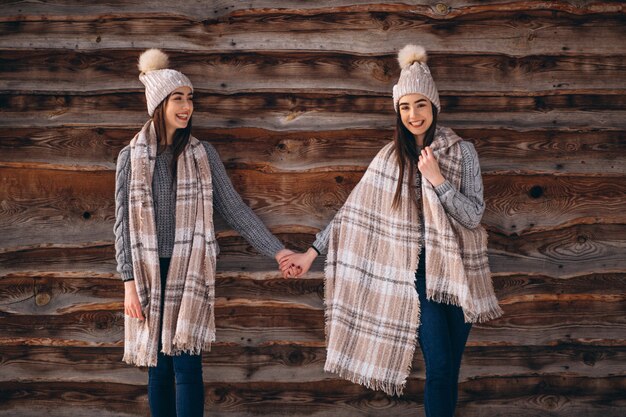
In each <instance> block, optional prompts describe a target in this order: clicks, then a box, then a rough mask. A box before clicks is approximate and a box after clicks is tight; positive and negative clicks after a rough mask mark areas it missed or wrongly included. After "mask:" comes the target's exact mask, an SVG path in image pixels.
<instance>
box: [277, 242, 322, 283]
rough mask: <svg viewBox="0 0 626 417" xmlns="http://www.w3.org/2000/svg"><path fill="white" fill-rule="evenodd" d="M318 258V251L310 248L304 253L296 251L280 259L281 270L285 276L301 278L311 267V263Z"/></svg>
mask: <svg viewBox="0 0 626 417" xmlns="http://www.w3.org/2000/svg"><path fill="white" fill-rule="evenodd" d="M315 258H317V252H316V251H315V249H313V248H309V250H307V251H306V252H304V253H294V252H291V254H289V255H287V256H284V257H283V258H282V259H281V260H280V261H279V266H280V270H281V272H282V273H283V277H284V278H300V277H302V276H303V275H304V274H306V273H307V272H308V271H309V269H310V268H311V264H312V263H313V261H314V260H315Z"/></svg>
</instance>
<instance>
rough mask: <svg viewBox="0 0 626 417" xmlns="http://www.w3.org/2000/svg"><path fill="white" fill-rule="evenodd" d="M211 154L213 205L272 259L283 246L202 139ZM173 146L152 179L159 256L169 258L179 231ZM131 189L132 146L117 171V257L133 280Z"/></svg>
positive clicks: (125, 274)
mask: <svg viewBox="0 0 626 417" xmlns="http://www.w3.org/2000/svg"><path fill="white" fill-rule="evenodd" d="M202 144H203V145H204V148H205V149H206V152H207V155H208V157H209V164H210V166H211V177H212V182H213V207H214V208H215V209H216V210H217V212H219V214H220V215H221V216H222V217H223V218H224V220H226V222H227V223H228V224H229V225H230V226H231V227H232V228H233V229H235V230H236V231H237V232H239V234H240V235H242V236H243V237H244V238H245V239H246V240H247V241H248V242H250V244H251V245H252V246H254V248H255V249H256V250H257V251H259V252H260V253H262V254H263V255H265V256H268V257H270V258H273V257H274V256H275V255H276V252H278V251H280V250H281V249H284V246H283V245H282V244H281V243H280V241H279V240H278V239H276V237H275V236H274V235H272V234H271V233H270V231H269V230H267V228H266V227H265V225H264V224H263V223H262V222H261V220H260V219H259V218H258V217H257V216H256V214H254V212H253V211H252V210H251V209H250V207H248V206H247V205H246V204H245V203H244V202H243V200H242V199H241V196H239V194H238V193H237V191H235V189H234V187H233V184H232V183H231V181H230V179H229V178H228V175H226V169H225V168H224V164H223V163H222V161H221V159H220V156H219V154H218V153H217V151H216V150H215V148H214V147H213V145H211V144H209V143H208V142H202ZM172 159H173V153H172V151H171V149H170V148H167V150H166V151H164V152H163V153H161V154H159V155H157V158H156V163H155V167H154V176H153V179H152V194H153V201H154V217H155V223H156V230H157V244H158V248H159V257H161V258H169V257H171V256H172V250H173V248H174V235H175V231H176V225H175V220H176V213H175V212H176V182H175V181H172V174H171V169H170V164H171V162H172ZM129 189H130V146H126V147H125V148H124V149H122V150H121V151H120V153H119V156H118V158H117V171H116V174H115V226H114V229H113V230H114V232H115V258H116V260H117V271H118V272H119V273H120V275H121V276H122V279H123V280H124V281H129V280H132V279H133V267H132V254H131V248H130V229H129V220H128V190H129Z"/></svg>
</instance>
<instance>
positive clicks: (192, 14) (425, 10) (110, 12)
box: [1, 0, 624, 21]
mask: <svg viewBox="0 0 626 417" xmlns="http://www.w3.org/2000/svg"><path fill="white" fill-rule="evenodd" d="M7 3H8V4H7V6H6V10H5V12H4V14H3V17H2V19H1V20H3V21H14V20H40V19H41V20H43V18H42V16H43V15H45V16H46V20H57V19H66V18H67V17H68V16H72V18H74V19H83V20H87V19H93V18H94V17H100V16H115V15H119V14H123V15H139V16H143V17H147V16H155V15H156V16H163V15H165V16H180V17H185V18H187V19H190V20H202V19H207V18H209V19H211V18H212V19H215V18H221V17H225V16H229V15H263V14H270V15H271V14H276V13H282V14H288V15H311V14H319V13H320V12H325V13H329V12H335V13H339V12H350V11H369V12H389V11H406V12H411V13H413V14H416V15H421V16H425V17H430V18H433V19H453V18H456V17H459V16H464V15H471V14H477V13H484V12H485V11H494V10H502V11H509V12H515V11H528V10H552V11H561V12H567V13H572V14H582V15H586V14H594V13H609V12H615V13H617V12H623V10H624V6H623V5H622V4H620V3H621V2H619V1H604V2H601V1H595V0H579V1H571V0H570V1H548V2H546V1H532V2H529V1H502V0H487V1H485V0H481V1H467V0H449V1H447V2H446V3H443V4H441V6H440V5H439V4H434V2H432V4H424V2H423V1H415V0H409V1H403V2H402V3H401V4H397V3H396V4H394V3H392V4H388V3H371V2H370V1H368V0H333V1H316V2H315V3H303V2H301V1H281V2H280V4H279V5H278V6H279V7H277V4H276V2H275V1H272V0H253V1H248V2H245V3H242V2H239V1H232V0H216V1H213V2H211V6H212V7H207V5H205V4H203V3H200V4H197V3H194V2H184V3H181V4H180V5H178V4H177V5H173V4H172V3H170V2H167V1H162V0H155V1H153V2H151V3H150V4H149V5H148V4H146V2H145V1H142V0H138V1H137V0H133V1H119V0H115V1H109V2H107V4H106V6H105V5H99V4H90V5H89V6H88V7H85V4H84V3H82V2H80V1H76V0H64V1H55V2H46V3H39V2H35V1H23V0H22V1H15V0H13V1H8V2H7ZM77 6H82V7H77ZM442 6H443V7H442Z"/></svg>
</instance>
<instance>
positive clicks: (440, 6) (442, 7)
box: [435, 3, 450, 14]
mask: <svg viewBox="0 0 626 417" xmlns="http://www.w3.org/2000/svg"><path fill="white" fill-rule="evenodd" d="M435 10H436V11H437V13H439V14H448V13H450V8H449V7H448V5H447V4H445V3H437V4H436V5H435Z"/></svg>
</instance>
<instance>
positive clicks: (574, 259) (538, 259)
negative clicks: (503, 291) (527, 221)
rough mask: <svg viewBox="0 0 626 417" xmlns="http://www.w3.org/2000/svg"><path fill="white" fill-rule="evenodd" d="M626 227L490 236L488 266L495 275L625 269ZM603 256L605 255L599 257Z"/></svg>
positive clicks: (565, 274) (555, 274) (561, 274)
mask: <svg viewBox="0 0 626 417" xmlns="http://www.w3.org/2000/svg"><path fill="white" fill-rule="evenodd" d="M625 233H626V226H624V225H602V224H597V225H578V226H573V227H568V228H564V229H560V230H555V231H550V232H538V233H530V234H525V235H522V236H519V237H518V236H508V237H506V236H504V235H502V234H499V233H490V234H489V264H490V265H491V271H492V273H495V274H501V273H504V274H507V271H513V270H515V271H518V272H521V271H523V272H524V273H526V274H534V275H548V276H553V277H571V276H576V275H582V274H590V273H594V272H620V271H624V270H625V268H624V267H625V266H626V265H625V264H624V255H623V254H624V249H625V248H626V246H625V244H626V241H624V240H623V236H626V234H625ZM600 254H602V255H600Z"/></svg>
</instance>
